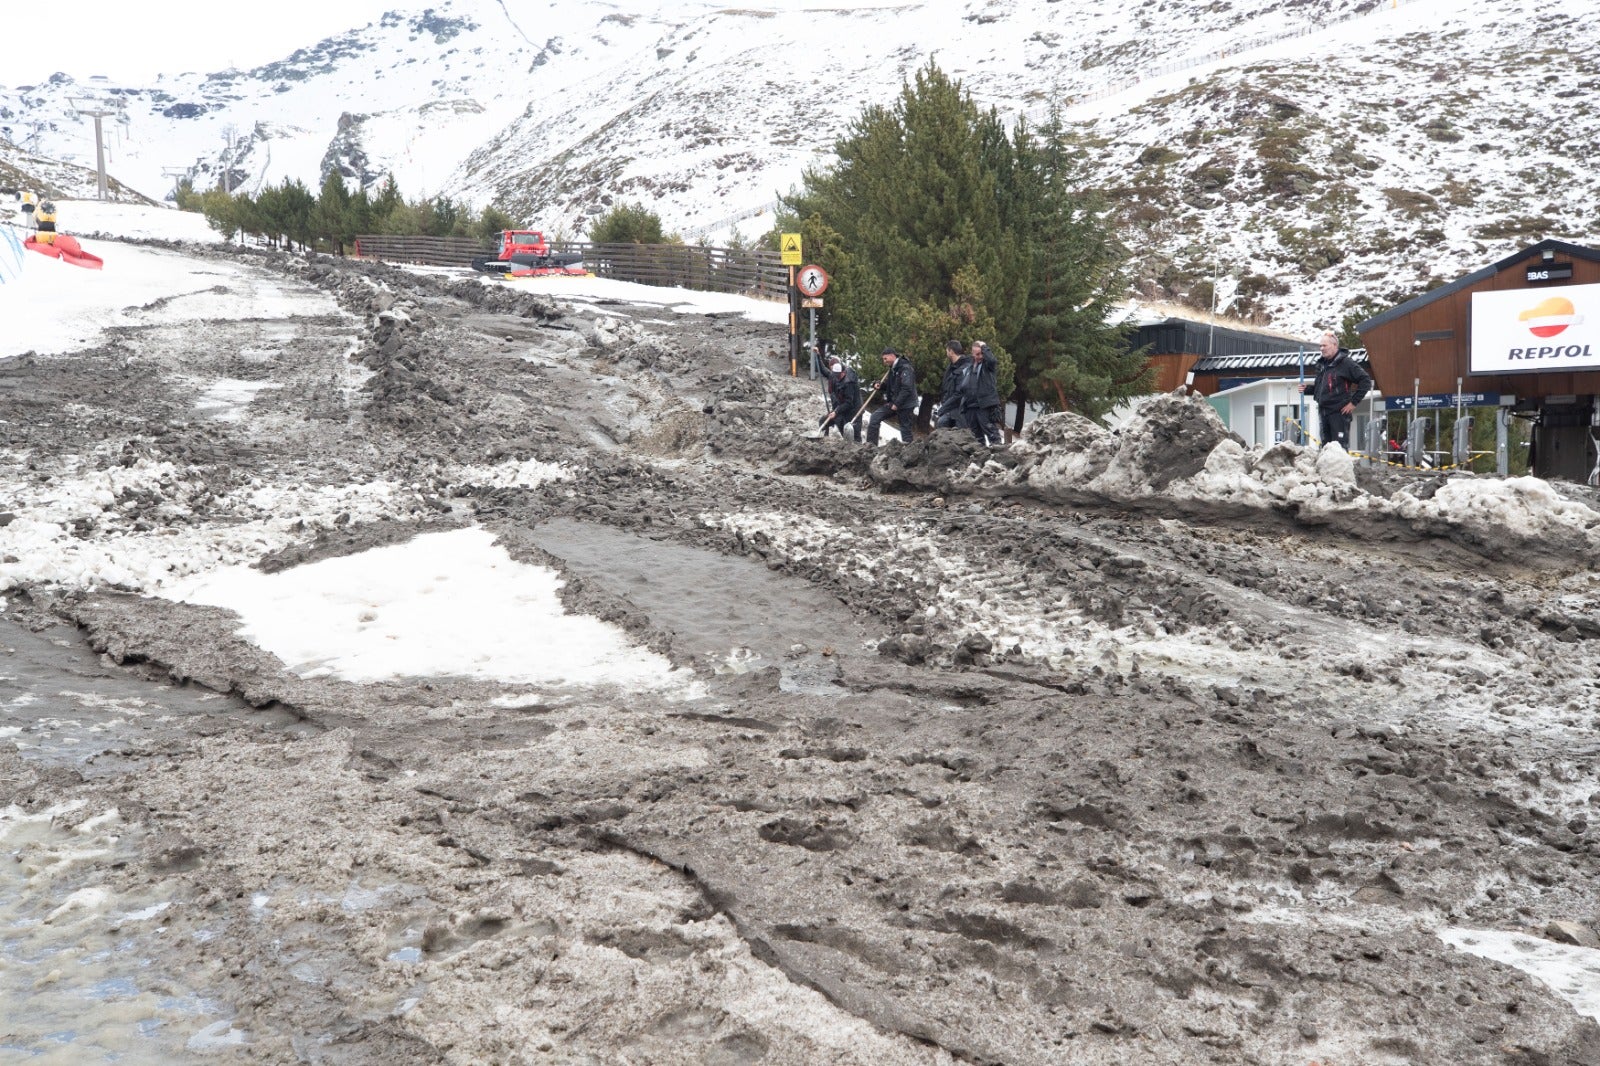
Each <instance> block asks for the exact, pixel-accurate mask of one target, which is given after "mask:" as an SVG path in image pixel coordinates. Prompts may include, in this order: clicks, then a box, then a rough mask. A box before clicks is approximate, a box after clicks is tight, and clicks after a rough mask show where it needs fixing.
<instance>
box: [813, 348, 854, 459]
mask: <svg viewBox="0 0 1600 1066" xmlns="http://www.w3.org/2000/svg"><path fill="white" fill-rule="evenodd" d="M828 403H829V405H830V406H832V408H833V410H832V411H830V412H829V413H828V414H827V415H826V416H825V417H824V419H823V423H822V435H823V436H824V437H826V436H827V435H828V430H829V428H830V427H833V426H837V427H838V429H839V436H841V437H842V436H844V425H845V423H846V422H848V421H850V419H851V418H853V417H855V413H856V411H857V410H859V409H860V407H861V379H860V378H858V377H856V372H855V371H854V370H851V369H850V368H849V367H847V366H845V365H844V364H843V363H842V362H840V361H839V360H838V359H834V360H833V361H832V362H830V363H829V364H828ZM855 434H856V440H857V441H859V440H860V439H861V423H860V422H857V423H856V425H855Z"/></svg>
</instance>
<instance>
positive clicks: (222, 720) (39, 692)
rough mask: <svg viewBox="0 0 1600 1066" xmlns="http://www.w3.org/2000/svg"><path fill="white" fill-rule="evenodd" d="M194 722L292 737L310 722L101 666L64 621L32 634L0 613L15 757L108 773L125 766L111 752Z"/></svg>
mask: <svg viewBox="0 0 1600 1066" xmlns="http://www.w3.org/2000/svg"><path fill="white" fill-rule="evenodd" d="M197 718H204V719H206V720H208V724H214V725H215V726H216V727H218V728H221V727H223V726H226V725H230V724H236V723H240V722H247V723H249V724H250V725H252V726H257V727H261V728H267V729H281V730H284V731H286V732H289V733H292V734H296V735H298V734H301V733H303V732H305V731H307V730H309V729H310V728H311V727H309V726H307V725H306V724H305V723H303V722H301V721H299V720H298V719H296V718H295V717H294V716H293V715H291V714H289V713H288V712H287V711H283V710H268V711H259V710H255V709H253V708H251V707H250V706H249V705H248V704H246V703H244V702H243V701H241V700H236V699H230V698H228V697H225V696H221V695H219V694H218V693H215V692H211V691H209V690H207V689H203V688H199V687H191V686H176V685H171V684H166V683H162V682H153V681H149V680H147V679H145V678H143V677H141V676H139V675H138V674H137V673H135V672H133V671H131V670H128V669H125V668H122V667H118V666H115V665H113V664H109V663H106V662H103V661H102V660H101V659H100V657H99V656H98V655H96V654H95V653H94V652H93V651H92V650H91V649H90V648H89V646H88V645H87V644H86V643H85V642H84V640H83V638H82V637H81V636H80V635H79V634H78V632H77V630H76V629H73V628H72V627H70V626H64V625H63V626H55V627H52V628H50V629H47V630H44V631H43V632H38V633H35V632H33V631H32V630H30V629H28V628H27V627H25V626H22V625H19V624H18V623H17V622H16V621H14V620H13V619H11V618H8V617H7V616H5V615H3V614H0V743H10V744H15V745H16V746H17V749H18V751H19V752H21V753H22V755H23V757H24V758H27V759H30V760H33V761H37V762H43V763H48V764H51V765H62V766H72V767H74V768H75V769H77V770H78V771H79V772H80V773H83V774H84V775H85V776H92V775H94V774H95V773H108V772H113V771H116V770H120V769H124V768H125V767H126V765H127V764H126V757H125V756H123V755H118V754H111V753H119V752H125V751H127V750H129V749H138V748H144V747H151V746H160V745H163V744H165V743H168V742H176V741H183V740H185V739H186V738H189V737H192V736H193V734H194V725H195V722H196V719H197ZM201 731H202V732H204V731H206V730H205V729H202V730H201Z"/></svg>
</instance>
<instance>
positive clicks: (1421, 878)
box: [0, 240, 1600, 1066]
mask: <svg viewBox="0 0 1600 1066" xmlns="http://www.w3.org/2000/svg"><path fill="white" fill-rule="evenodd" d="M101 243H102V244H103V248H96V249H94V250H95V251H96V252H97V254H101V253H103V254H104V255H105V258H106V261H107V268H106V271H105V272H104V273H105V277H106V278H108V279H111V281H110V283H105V282H104V281H102V285H101V288H99V289H96V290H93V291H94V292H98V293H99V294H100V295H98V296H91V295H90V293H91V290H90V289H83V290H81V291H75V292H73V293H71V299H72V300H73V301H76V302H75V303H74V304H73V305H72V306H74V307H77V308H79V309H80V310H81V312H82V313H83V314H84V315H85V316H86V318H87V319H88V320H89V321H91V322H92V323H93V328H92V329H87V330H85V331H83V332H81V333H72V334H71V336H70V337H67V338H65V339H62V338H57V340H54V341H50V340H48V339H46V340H35V339H33V338H34V335H33V334H31V333H30V334H29V335H28V337H27V339H26V340H23V339H22V335H21V334H20V333H8V332H5V330H4V329H3V328H0V500H3V501H4V502H3V503H0V587H3V590H4V593H5V600H4V602H5V605H6V609H5V611H4V612H3V613H0V677H3V678H4V679H5V680H6V681H7V684H8V686H10V688H9V690H8V691H7V692H6V694H3V695H0V849H3V850H4V852H5V853H6V855H7V856H11V857H13V858H14V859H15V862H8V863H0V866H3V867H4V868H5V872H4V873H3V874H0V877H3V878H4V880H0V888H3V889H4V890H5V891H4V892H0V896H3V897H4V902H3V903H0V919H3V921H4V931H3V933H0V1002H6V1003H13V1004H22V1005H23V1006H24V1007H25V1009H24V1010H23V1011H22V1012H20V1013H19V1012H7V1013H6V1018H5V1020H4V1021H3V1022H0V1057H4V1056H7V1055H13V1056H17V1057H26V1056H33V1057H34V1059H31V1060H30V1061H33V1060H37V1061H67V1062H81V1061H100V1060H105V1059H107V1058H108V1057H109V1056H111V1055H118V1056H121V1057H120V1058H118V1059H116V1061H119V1062H132V1063H185V1062H213V1061H261V1062H340V1063H379V1062H381V1063H384V1064H385V1066H395V1064H403V1063H419V1064H420V1063H441V1062H444V1063H462V1064H467V1063H484V1062H505V1063H554V1062H562V1063H569V1062H573V1063H577V1062H593V1063H601V1062H661V1063H667V1062H682V1063H763V1064H768V1063H772V1064H782V1063H860V1064H871V1066H881V1064H898V1063H908V1064H909V1063H955V1062H975V1063H991V1062H993V1063H999V1062H1004V1063H1041V1064H1042V1063H1060V1062H1072V1063H1089V1064H1092V1063H1106V1064H1110V1063H1118V1064H1121V1063H1131V1062H1138V1063H1154V1064H1162V1063H1173V1064H1177V1063H1182V1064H1185V1066H1190V1064H1194V1063H1218V1064H1224V1063H1225V1064H1239V1063H1260V1064H1267V1063H1271V1064H1278V1063H1290V1062H1299V1063H1307V1062H1319V1063H1323V1064H1324V1066H1327V1064H1332V1063H1363V1064H1368V1063H1372V1064H1389V1063H1395V1064H1398V1063H1430V1064H1431V1063H1444V1062H1449V1063H1464V1064H1470V1063H1485V1064H1488V1063H1494V1064H1511V1063H1528V1064H1532V1063H1551V1064H1556V1063H1560V1064H1569V1063H1570V1064H1578V1063H1595V1062H1600V1028H1597V1026H1596V1022H1595V1020H1594V1014H1595V1009H1594V1002H1595V994H1594V991H1593V978H1592V968H1593V967H1592V963H1590V962H1589V959H1590V958H1591V956H1589V955H1583V954H1580V953H1581V952H1585V951H1591V952H1592V951H1593V950H1595V949H1594V947H1593V946H1592V944H1591V946H1588V947H1586V946H1584V943H1583V942H1584V941H1588V940H1591V938H1594V937H1595V935H1596V924H1597V922H1600V913H1597V912H1596V910H1595V906H1594V893H1593V888H1592V886H1593V884H1594V882H1595V879H1596V876H1597V874H1600V838H1597V837H1596V836H1595V833H1594V830H1593V829H1591V823H1592V822H1593V820H1594V818H1595V811H1596V806H1595V805H1596V803H1600V776H1597V773H1600V769H1597V763H1596V744H1595V741H1594V736H1595V730H1596V728H1597V726H1600V678H1597V671H1596V668H1595V662H1596V654H1595V649H1596V647H1597V646H1600V645H1597V644H1596V641H1600V569H1597V568H1596V566H1595V561H1596V558H1597V556H1596V547H1597V546H1600V545H1597V537H1600V526H1597V522H1600V512H1597V510H1596V508H1597V499H1596V494H1595V492H1594V491H1593V490H1590V489H1586V488H1584V487H1582V486H1573V485H1561V484H1555V483H1546V482H1542V481H1537V480H1534V479H1527V478H1521V479H1511V480H1506V481H1501V480H1497V479H1493V478H1484V477H1472V476H1467V475H1461V476H1454V477H1446V476H1442V475H1435V474H1408V473H1405V472H1399V471H1394V470H1390V469H1388V468H1368V467H1365V466H1363V465H1361V464H1360V463H1356V462H1352V461H1351V459H1350V457H1349V456H1347V455H1344V454H1343V453H1342V452H1340V451H1338V449H1336V448H1334V449H1325V450H1322V451H1320V452H1310V451H1303V450H1301V449H1298V448H1296V447H1293V446H1287V445H1280V446H1276V447H1274V448H1271V449H1267V450H1260V449H1247V448H1244V447H1243V446H1242V445H1241V444H1240V443H1239V442H1238V441H1237V440H1236V439H1234V438H1232V437H1230V435H1229V434H1228V433H1227V432H1226V430H1225V429H1224V428H1223V427H1222V426H1221V425H1220V423H1218V422H1217V420H1216V418H1215V415H1214V414H1213V413H1212V412H1211V409H1210V408H1209V407H1208V406H1207V405H1206V404H1205V403H1204V402H1203V401H1201V400H1199V399H1198V398H1195V397H1189V396H1184V395H1172V396H1167V397H1161V398H1158V399H1156V400H1154V401H1152V402H1150V403H1148V404H1146V405H1144V407H1143V408H1142V409H1141V411H1140V413H1139V414H1138V416H1137V417H1135V418H1133V419H1132V420H1130V421H1129V422H1127V423H1125V424H1123V425H1121V426H1119V427H1118V428H1117V429H1116V430H1115V431H1111V430H1107V429H1104V428H1102V427H1099V426H1096V425H1094V424H1092V423H1089V422H1087V421H1086V420H1084V419H1081V418H1077V417H1076V416H1072V415H1056V416H1051V417H1048V418H1045V419H1041V420H1039V421H1038V422H1036V423H1034V424H1032V425H1031V426H1030V427H1028V432H1027V433H1026V435H1025V436H1024V437H1023V438H1022V439H1020V440H1018V441H1016V442H1014V443H1012V444H1011V445H1010V446H1009V447H1008V448H1004V449H996V450H990V449H987V448H984V447H980V446H979V445H977V444H976V443H975V442H972V441H970V440H967V439H965V438H963V437H962V436H960V435H958V434H950V433H943V434H936V435H934V436H933V437H931V438H927V439H919V440H917V441H916V442H914V443H912V444H909V445H902V444H900V443H899V442H893V443H890V444H888V445H887V446H885V447H883V448H880V449H878V450H877V451H876V452H875V453H869V452H868V451H867V450H866V449H864V448H860V447H856V446H853V445H850V444H847V443H845V442H842V441H840V440H837V439H831V440H812V439H808V434H809V432H810V431H811V429H812V428H813V427H814V425H815V419H816V417H817V416H818V414H820V409H821V402H820V400H819V399H818V397H817V395H816V388H815V384H814V383H813V382H811V381H809V380H808V379H806V378H804V377H802V378H800V379H798V380H796V379H793V378H790V377H789V376H788V374H787V362H786V360H785V359H782V358H780V357H778V356H777V355H776V354H775V353H776V352H779V351H782V350H783V345H782V337H781V334H780V332H779V330H778V329H777V328H776V327H774V326H773V325H771V324H770V322H768V321H767V319H766V315H765V314H764V313H763V311H762V309H761V308H759V307H758V308H752V312H753V313H751V314H745V313H739V314H732V313H727V310H722V309H719V310H718V312H717V313H712V314H704V313H701V312H699V311H695V310H693V309H688V310H686V308H688V307H689V305H690V301H691V300H692V297H688V296H683V297H681V298H680V297H679V296H678V295H676V294H670V293H669V294H664V295H663V296H661V297H660V298H658V299H656V300H653V301H651V302H650V303H649V304H636V303H633V302H631V301H632V299H633V297H631V296H624V295H619V294H615V293H608V292H607V290H605V289H604V288H603V287H602V286H601V285H599V284H596V285H595V286H594V287H592V288H591V289H589V290H588V291H587V292H586V293H584V294H583V295H584V297H585V298H582V299H580V298H577V296H576V295H574V296H566V295H558V294H556V293H553V292H546V291H541V290H540V289H539V288H538V287H537V286H536V285H533V284H517V285H502V284H491V285H485V284H484V283H483V282H482V281H481V279H477V278H471V277H466V276H456V275H451V274H441V273H438V272H415V273H408V272H404V271H400V270H396V269H393V268H387V267H379V266H373V265H363V264H354V263H343V262H339V261H335V260H330V259H326V258H320V257H319V258H312V259H307V258H304V257H300V256H288V255H282V254H276V253H274V254H265V253H245V252H237V251H230V250H228V249H226V248H220V247H212V246H202V245H199V244H193V245H184V246H169V245H162V246H160V247H153V246H150V245H144V244H138V243H124V242H119V241H109V240H108V241H104V242H101ZM140 263H150V264H155V265H156V266H157V267H159V270H160V272H161V273H160V278H161V279H165V280H164V281H160V283H159V284H158V279H157V278H155V277H141V278H139V279H137V280H134V279H125V280H127V283H128V286H130V287H129V288H128V289H120V288H119V286H118V284H117V279H118V278H119V276H120V275H119V271H120V270H122V269H123V267H122V264H129V265H137V264H140ZM36 267H45V268H49V269H53V270H57V271H71V270H73V268H71V267H66V266H63V265H61V264H56V263H49V262H41V263H40V264H29V267H28V271H29V272H34V273H36V272H37V271H36V270H35V268H36ZM28 276H29V274H28V273H25V274H24V275H23V277H24V281H25V283H26V279H27V278H28ZM197 279H201V280H204V281H205V282H206V285H207V286H209V289H208V290H207V291H206V292H205V293H204V294H203V298H198V297H196V298H194V299H191V297H195V296H196V290H195V288H194V285H195V282H196V280H197ZM70 281H71V278H70V277H67V278H66V279H63V278H60V277H56V278H50V279H48V281H47V282H45V283H41V284H44V285H45V286H46V288H44V289H41V291H42V292H48V291H53V289H54V288H56V287H60V288H63V289H65V288H70V285H68V284H67V283H68V282H70ZM135 290H137V292H138V295H137V296H136V297H130V293H133V292H134V291H135ZM213 290H214V291H213ZM147 305H148V306H147ZM673 307H676V308H677V309H676V310H672V309H670V308H673ZM730 310H731V309H730ZM3 321H5V322H6V323H8V325H9V323H10V322H11V321H13V320H12V319H10V318H7V319H5V320H3ZM28 328H29V329H33V328H34V327H33V326H32V325H30V326H29V327H28ZM1558 934H1559V935H1560V936H1561V937H1564V938H1568V939H1573V940H1577V941H1579V942H1578V943H1568V944H1558V943H1556V940H1555V938H1556V936H1557V935H1558ZM1597 942H1600V941H1597ZM85 1004H89V1006H88V1007H85Z"/></svg>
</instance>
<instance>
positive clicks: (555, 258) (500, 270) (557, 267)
mask: <svg viewBox="0 0 1600 1066" xmlns="http://www.w3.org/2000/svg"><path fill="white" fill-rule="evenodd" d="M581 262H583V256H581V255H579V254H577V253H576V252H553V251H551V250H550V242H549V241H546V240H545V239H544V234H543V233H540V232H539V231H538V230H532V229H508V230H501V231H500V250H499V251H498V252H496V253H495V254H494V255H482V256H479V257H477V258H476V259H474V260H473V261H472V269H473V270H481V271H483V272H484V273H487V274H505V275H507V276H509V277H513V278H537V277H544V276H547V275H550V274H567V275H572V276H576V277H582V276H584V275H585V274H587V273H588V271H587V270H585V269H583V267H581V266H576V265H574V264H577V263H581Z"/></svg>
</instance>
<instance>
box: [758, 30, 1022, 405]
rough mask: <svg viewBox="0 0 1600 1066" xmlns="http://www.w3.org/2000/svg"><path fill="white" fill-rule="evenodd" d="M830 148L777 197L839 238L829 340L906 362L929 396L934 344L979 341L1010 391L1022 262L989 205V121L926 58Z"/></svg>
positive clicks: (937, 366)
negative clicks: (832, 156) (893, 94)
mask: <svg viewBox="0 0 1600 1066" xmlns="http://www.w3.org/2000/svg"><path fill="white" fill-rule="evenodd" d="M835 151H836V153H837V155H838V162H837V163H836V164H835V165H834V166H832V167H831V168H829V169H827V170H825V171H820V172H819V171H808V172H807V173H806V175H805V179H804V187H803V189H802V191H800V192H799V193H797V194H795V195H793V196H791V197H789V198H788V199H787V200H786V204H787V206H788V208H789V210H790V211H792V212H793V215H792V217H794V218H799V219H807V220H810V219H811V218H812V217H813V216H815V217H816V219H817V224H818V225H820V226H823V227H826V228H827V230H829V231H832V232H833V233H836V234H837V235H838V245H839V248H840V251H839V253H838V262H837V264H836V266H835V267H830V268H829V269H830V270H831V271H832V272H833V274H834V278H835V281H834V284H833V285H832V286H830V288H829V290H828V291H829V298H830V302H831V307H830V312H831V313H830V316H829V317H830V321H831V327H832V330H833V333H834V336H835V337H836V338H837V339H838V340H839V342H840V343H843V344H846V345H849V346H851V347H853V348H854V349H855V350H856V351H857V352H858V353H865V354H864V355H863V358H862V361H863V362H866V363H867V364H868V366H869V368H870V366H871V361H872V358H875V354H876V353H877V352H878V351H879V350H881V349H882V348H885V347H893V348H897V349H899V350H901V351H902V352H904V353H906V354H907V355H909V356H910V357H911V358H912V360H913V362H914V364H915V366H916V367H917V377H918V387H919V389H920V390H921V391H922V392H923V393H924V394H931V393H935V392H937V391H938V387H939V382H940V379H941V378H942V376H943V374H944V368H945V359H944V357H943V354H942V353H943V350H944V342H945V341H946V340H947V339H951V338H954V339H959V340H962V341H968V340H973V339H982V340H985V341H988V342H989V344H990V346H991V347H992V348H994V350H995V352H996V354H997V355H998V356H999V358H1000V386H1001V389H1002V395H1003V394H1004V392H1005V391H1009V389H1010V386H1011V360H1010V357H1009V355H1007V354H1006V345H1007V344H1008V343H1009V342H1010V340H1011V339H1012V338H1013V337H1015V336H1016V335H1017V333H1018V331H1019V330H1020V329H1021V328H1022V324H1023V315H1024V313H1025V310H1026V302H1025V295H1026V292H1027V272H1028V260H1027V256H1026V254H1025V246H1024V244H1023V240H1022V235H1021V234H1020V233H1019V232H1018V231H1017V230H1016V229H1015V228H1014V227H1013V226H1010V225H1007V224H1006V219H1004V218H1003V217H1002V214H1001V208H1000V203H999V200H998V198H997V192H998V184H997V182H998V168H997V166H996V158H995V157H996V156H997V155H998V156H1000V157H1004V156H1005V155H1006V154H1007V151H1008V146H1007V143H1006V139H1005V136H1004V129H1003V127H1001V125H1000V121H999V119H998V117H997V116H995V115H994V114H993V113H992V112H991V113H990V114H989V115H984V114H982V113H980V112H979V110H978V107H977V105H976V104H974V103H973V102H972V99H971V97H970V96H968V95H967V93H966V92H964V91H963V90H962V88H961V85H960V83H958V82H955V81H952V80H951V79H950V78H949V77H948V76H946V75H945V74H944V72H943V71H941V70H940V69H939V67H938V66H937V65H936V64H935V63H933V62H931V61H930V62H929V63H928V65H927V66H926V67H924V68H923V69H922V70H919V71H918V72H917V73H916V75H915V76H914V78H913V80H912V82H910V83H908V84H907V85H905V86H904V87H903V88H902V90H901V93H900V96H899V98H898V99H897V101H896V102H895V104H894V106H893V107H892V108H884V107H881V106H876V105H874V106H870V107H868V108H867V109H866V111H864V112H863V113H862V115H861V116H860V117H859V118H858V119H856V120H855V122H853V123H852V124H851V127H850V129H849V130H848V131H847V133H846V135H845V136H844V137H843V138H842V139H841V140H840V141H839V142H838V143H837V145H836V146H835ZM923 406H924V413H923V416H922V421H923V424H924V425H926V422H927V414H926V409H927V406H928V405H926V404H924V405H923Z"/></svg>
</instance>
